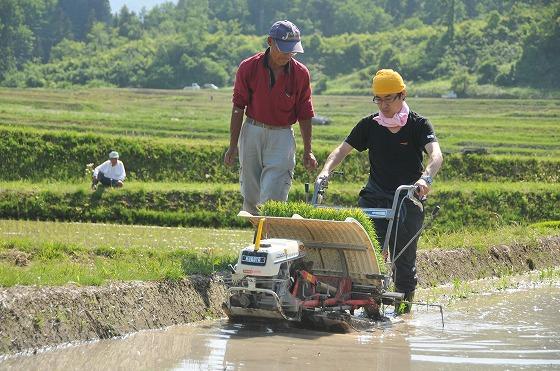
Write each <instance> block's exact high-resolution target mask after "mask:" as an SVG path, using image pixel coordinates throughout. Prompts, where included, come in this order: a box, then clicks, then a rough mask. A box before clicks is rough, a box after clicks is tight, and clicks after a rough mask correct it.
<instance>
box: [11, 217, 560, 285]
mask: <svg viewBox="0 0 560 371" xmlns="http://www.w3.org/2000/svg"><path fill="white" fill-rule="evenodd" d="M271 212H272V211H271ZM300 212H303V211H302V210H301V209H300ZM275 213H276V212H275ZM315 216H316V215H315ZM559 233H560V222H548V223H537V224H534V225H530V226H503V227H498V228H495V229H492V230H488V229H472V228H471V229H467V228H465V229H464V230H462V231H460V232H456V233H449V234H434V233H433V232H431V231H429V230H428V231H427V232H426V233H424V234H423V236H422V238H421V239H420V244H419V248H420V249H431V248H440V249H445V248H459V247H466V248H477V249H486V248H488V246H492V245H498V244H500V245H504V244H505V245H511V244H514V243H521V244H533V243H535V244H536V243H537V242H538V240H539V239H540V238H542V237H545V236H550V235H558V234H559ZM252 237H253V232H252V231H251V230H248V229H247V230H233V231H232V230H213V229H200V228H188V229H185V228H161V227H148V226H126V225H103V224H88V223H60V222H37V221H10V220H0V240H1V242H0V286H4V287H7V286H13V285H47V286H48V285H63V284H65V283H69V282H74V283H76V284H79V285H100V284H103V283H104V282H106V281H110V280H159V279H165V278H168V279H179V278H182V277H185V276H187V275H188V274H192V273H210V272H212V271H215V270H221V269H224V268H225V267H226V266H227V264H230V263H234V262H235V261H236V259H237V255H238V252H239V248H240V247H241V246H245V245H247V244H250V243H251V241H252Z"/></svg>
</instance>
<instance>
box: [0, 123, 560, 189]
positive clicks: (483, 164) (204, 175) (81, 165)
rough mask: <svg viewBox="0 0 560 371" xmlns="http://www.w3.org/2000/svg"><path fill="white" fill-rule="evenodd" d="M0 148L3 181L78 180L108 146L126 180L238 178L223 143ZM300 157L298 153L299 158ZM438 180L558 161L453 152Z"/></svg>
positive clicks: (540, 175) (18, 143)
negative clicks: (118, 158) (116, 155)
mask: <svg viewBox="0 0 560 371" xmlns="http://www.w3.org/2000/svg"><path fill="white" fill-rule="evenodd" d="M558 139H559V141H560V138H558ZM472 140H475V139H474V138H473V139H472ZM495 140H499V139H495ZM318 142H319V143H320V141H318ZM554 145H556V146H558V144H557V143H556V144H554ZM554 145H553V144H550V145H547V146H548V147H551V148H552V147H554ZM518 146H520V147H521V146H522V144H519V145H518ZM0 148H2V149H3V151H4V154H6V156H5V157H4V161H2V162H1V163H0V180H4V181H10V180H20V179H26V180H31V181H36V182H38V181H43V180H54V181H61V180H65V181H79V180H81V179H84V178H85V176H86V165H87V164H89V163H92V164H95V165H97V164H99V162H100V161H105V159H106V157H107V153H106V152H107V150H108V149H110V148H117V149H119V151H121V156H122V160H123V162H124V163H125V166H126V170H127V177H128V179H129V180H142V181H175V182H201V183H232V182H236V181H237V180H238V177H239V175H238V169H237V168H233V169H232V168H229V167H226V166H224V164H223V154H224V153H225V150H226V144H225V142H210V141H207V140H194V141H193V140H191V141H180V140H172V139H169V138H132V137H115V136H109V135H98V134H82V133H71V132H59V131H54V132H51V131H47V130H43V129H42V130H21V129H4V128H2V127H1V125H0ZM331 150H332V148H331V147H327V146H325V145H324V144H323V145H316V146H315V150H314V153H315V155H316V157H317V159H318V161H319V162H320V163H321V164H322V163H324V161H325V159H326V158H327V156H328V154H329V153H330V151H331ZM551 150H552V149H551ZM15 154H17V155H15ZM302 155H303V154H302V153H301V151H300V152H298V155H297V157H298V159H301V157H302ZM340 170H341V171H343V172H344V176H343V179H344V180H346V181H350V182H358V181H362V180H363V179H364V177H365V175H366V174H368V172H369V161H368V158H367V154H366V153H365V152H364V153H359V154H358V153H354V154H352V155H351V156H349V157H348V158H347V159H346V160H345V161H344V163H343V164H342V166H341V167H340ZM311 177H312V176H310V175H309V174H308V173H307V172H306V171H305V170H304V168H303V164H302V161H297V166H296V169H295V174H294V178H295V179H297V180H300V181H302V180H303V179H307V178H311ZM438 178H441V179H455V180H461V181H476V180H490V181H492V180H493V181H537V182H543V181H544V182H558V181H560V157H535V156H526V155H519V154H517V155H473V154H469V155H465V154H461V153H455V154H451V155H447V156H446V158H445V162H444V166H443V168H442V170H441V172H440V175H439V176H438Z"/></svg>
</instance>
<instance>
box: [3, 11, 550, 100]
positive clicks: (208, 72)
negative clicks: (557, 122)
mask: <svg viewBox="0 0 560 371" xmlns="http://www.w3.org/2000/svg"><path fill="white" fill-rule="evenodd" d="M111 11H112V10H111V9H110V6H109V1H108V0H28V1H25V2H22V1H18V0H2V1H1V2H0V85H2V86H7V87H49V88H65V87H71V86H76V85H79V86H93V87H100V86H108V87H138V88H139V87H142V88H160V89H177V88H183V87H184V86H188V85H190V84H191V83H193V82H199V83H214V84H216V85H219V86H228V85H231V84H232V81H233V78H234V75H235V70H236V68H237V65H238V64H239V62H240V61H241V60H242V59H244V58H246V57H248V56H250V55H252V54H253V53H255V52H256V51H259V50H263V49H264V46H265V40H266V38H265V36H266V34H267V32H268V29H269V27H270V25H271V24H272V23H273V22H274V21H275V20H277V19H290V20H292V21H293V22H294V23H296V24H297V25H298V26H299V27H300V29H301V31H302V37H303V44H304V48H305V53H304V54H301V55H298V56H297V58H298V59H300V60H301V61H303V62H304V63H306V64H307V65H308V67H309V68H310V70H311V73H312V79H313V85H314V90H315V92H316V93H321V92H325V93H344V94H365V93H367V91H368V86H369V81H370V79H371V75H372V74H373V73H374V72H375V71H376V70H377V69H378V68H394V69H397V70H399V71H401V72H402V74H403V75H404V76H405V77H406V79H407V81H410V82H411V83H412V86H417V87H419V89H418V91H420V92H422V93H423V94H425V95H431V94H439V92H440V91H446V90H449V89H453V90H455V91H456V92H457V94H458V95H459V96H485V95H492V94H491V93H489V92H492V91H494V92H496V91H498V93H496V94H494V95H495V96H508V94H513V96H515V94H516V93H515V91H514V93H511V91H513V90H509V91H510V93H503V91H504V90H503V89H506V90H505V91H508V90H507V89H510V88H512V87H521V88H526V89H528V90H529V91H531V92H532V93H530V94H529V96H530V95H531V94H533V95H535V94H536V96H547V95H546V94H547V92H555V91H556V90H557V89H559V88H560V74H558V73H557V71H559V70H560V52H559V49H558V45H560V1H558V0H556V1H554V0H525V1H513V0H482V1H474V0H347V1H341V0H305V1H304V0H293V1H285V0H282V1H279V0H179V1H178V3H177V4H176V5H175V4H173V3H164V4H162V5H159V6H156V7H154V8H153V9H151V10H150V11H142V12H140V14H136V13H134V12H131V11H129V10H128V9H127V8H126V7H123V8H121V9H120V10H118V11H117V12H116V13H114V14H112V13H111ZM425 86H428V87H436V88H435V89H432V90H430V89H421V87H425ZM438 87H439V88H438ZM500 89H502V90H500ZM500 91H501V92H502V93H499V92H500ZM517 92H518V91H517ZM417 93H418V92H417Z"/></svg>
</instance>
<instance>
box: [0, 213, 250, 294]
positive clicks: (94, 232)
mask: <svg viewBox="0 0 560 371" xmlns="http://www.w3.org/2000/svg"><path fill="white" fill-rule="evenodd" d="M252 236H253V234H252V232H251V231H250V230H248V229H247V230H215V229H202V228H188V229H186V228H164V227H142V226H124V225H109V224H91V223H89V224H88V223H57V222H36V221H13V220H1V221H0V286H13V285H62V284H65V283H68V282H75V283H77V284H80V285H100V284H102V283H104V282H106V281H108V280H161V279H180V278H182V277H185V276H187V275H189V274H195V273H196V274H209V273H211V272H214V271H217V270H223V269H225V267H226V266H227V264H230V263H234V262H235V260H236V259H237V255H238V251H239V249H240V248H241V247H243V246H244V245H246V244H248V243H250V242H251V240H252Z"/></svg>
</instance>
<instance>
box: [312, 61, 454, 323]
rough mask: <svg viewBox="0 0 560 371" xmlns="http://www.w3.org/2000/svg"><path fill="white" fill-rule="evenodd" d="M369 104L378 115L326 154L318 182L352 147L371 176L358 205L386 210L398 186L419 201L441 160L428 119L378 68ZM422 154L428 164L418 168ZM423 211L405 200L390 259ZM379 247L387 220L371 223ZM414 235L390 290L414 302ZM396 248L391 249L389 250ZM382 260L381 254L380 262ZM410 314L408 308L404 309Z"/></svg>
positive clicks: (396, 78)
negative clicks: (364, 158)
mask: <svg viewBox="0 0 560 371" xmlns="http://www.w3.org/2000/svg"><path fill="white" fill-rule="evenodd" d="M372 91H373V95H374V97H373V102H374V103H376V104H377V106H378V108H379V111H378V112H377V113H374V114H371V115H369V116H367V117H364V118H363V119H362V120H360V122H358V124H357V125H356V126H355V127H354V129H352V131H351V132H350V135H348V137H347V138H346V139H345V140H344V142H342V144H340V145H339V146H338V147H337V148H335V149H334V151H332V152H331V154H330V155H329V157H328V158H327V161H326V162H325V166H324V167H323V170H322V171H321V173H320V174H319V176H318V178H317V180H318V181H320V180H321V179H323V178H324V177H326V176H328V175H329V174H330V173H331V172H332V171H333V170H334V168H335V167H336V166H337V165H338V164H340V163H341V162H342V161H343V160H344V158H345V157H346V156H347V155H348V154H349V153H350V152H352V150H353V149H356V150H358V151H359V152H362V151H364V150H366V149H367V150H368V151H369V153H368V154H369V162H370V173H369V179H368V183H367V184H366V186H365V187H364V188H363V189H362V190H361V191H360V198H359V200H358V205H359V206H360V207H375V208H391V204H392V201H393V196H394V193H395V190H396V189H397V187H398V186H400V185H403V184H406V185H412V184H414V185H416V186H417V187H418V197H419V198H423V197H424V196H426V195H427V194H428V192H429V191H430V187H431V185H432V182H433V178H434V177H435V175H436V173H437V172H438V170H439V169H440V168H441V164H442V162H443V156H442V154H441V149H440V147H439V143H438V142H437V138H436V136H435V133H434V129H433V127H432V124H431V123H430V121H428V119H426V118H424V117H422V116H420V115H419V114H418V113H416V112H412V111H410V109H409V107H408V105H407V104H406V102H405V99H406V85H405V84H404V81H403V79H402V77H401V75H400V74H399V73H397V72H395V71H393V70H388V69H383V70H379V71H378V72H377V73H376V74H375V76H374V78H373V83H372ZM423 153H427V154H428V158H429V160H428V164H427V166H426V168H425V169H424V168H423V166H422V159H423ZM423 221H424V213H423V211H421V210H420V208H419V207H418V206H416V205H414V204H413V203H412V202H411V201H410V200H408V199H406V200H405V201H404V206H403V208H402V210H401V213H400V217H399V225H398V233H397V244H396V247H395V249H393V243H394V238H395V229H397V228H395V229H393V233H392V235H391V240H390V243H389V247H390V249H389V250H390V254H391V255H390V256H391V257H394V256H397V255H398V254H399V252H400V251H401V250H402V248H403V247H404V246H405V245H406V243H407V242H408V241H409V240H410V239H411V238H412V237H413V236H414V235H415V234H416V232H418V230H419V229H420V227H421V226H422V223H423ZM373 222H374V224H375V229H376V232H377V236H378V239H379V242H380V244H383V241H384V239H385V235H386V232H387V225H388V220H385V219H373ZM417 243H418V237H417V238H416V239H415V241H414V242H413V243H412V244H410V245H409V246H408V248H407V249H406V250H405V251H404V252H403V253H402V255H400V257H399V258H398V259H397V260H396V261H394V262H393V263H394V269H393V281H394V282H395V290H396V291H397V292H402V293H404V295H405V299H406V300H407V301H412V300H413V298H414V290H415V289H416V284H417V281H418V280H417V276H416V248H417ZM393 250H396V251H393ZM386 258H387V256H385V259H386ZM403 311H404V312H408V311H410V305H407V306H405V307H404V310H403Z"/></svg>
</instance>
